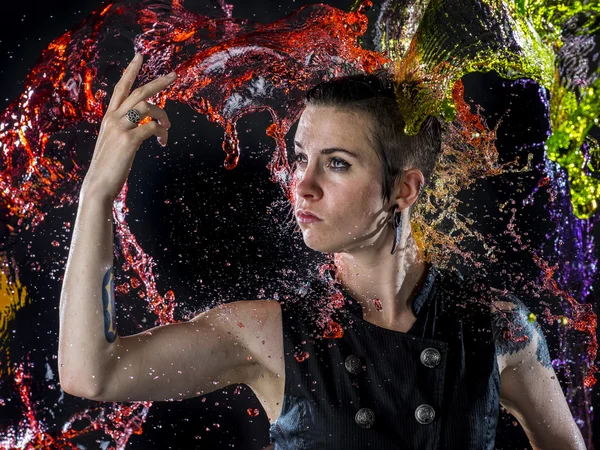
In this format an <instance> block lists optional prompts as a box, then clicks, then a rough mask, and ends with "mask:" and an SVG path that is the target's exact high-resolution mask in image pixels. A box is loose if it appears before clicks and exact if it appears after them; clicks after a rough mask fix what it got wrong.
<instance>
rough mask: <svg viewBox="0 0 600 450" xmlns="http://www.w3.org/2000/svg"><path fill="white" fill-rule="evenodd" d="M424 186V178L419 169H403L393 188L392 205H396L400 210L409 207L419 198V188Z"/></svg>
mask: <svg viewBox="0 0 600 450" xmlns="http://www.w3.org/2000/svg"><path fill="white" fill-rule="evenodd" d="M424 184H425V177H424V176H423V174H422V173H421V171H420V170H419V169H417V168H412V169H405V170H404V171H403V172H402V176H401V177H400V180H398V181H397V182H396V185H395V188H394V199H395V201H394V203H397V204H398V206H399V207H400V209H401V210H404V209H406V208H408V207H410V206H411V205H412V204H413V203H415V202H416V201H417V199H418V198H419V194H420V193H421V186H423V185H424Z"/></svg>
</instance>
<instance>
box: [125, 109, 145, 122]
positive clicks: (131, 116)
mask: <svg viewBox="0 0 600 450" xmlns="http://www.w3.org/2000/svg"><path fill="white" fill-rule="evenodd" d="M125 118H126V119H127V120H129V121H130V122H131V123H132V124H134V125H137V124H138V123H140V121H141V120H142V116H141V115H140V113H139V111H138V110H137V109H130V110H129V111H127V113H126V114H125Z"/></svg>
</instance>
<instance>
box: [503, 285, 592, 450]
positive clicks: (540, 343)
mask: <svg viewBox="0 0 600 450" xmlns="http://www.w3.org/2000/svg"><path fill="white" fill-rule="evenodd" d="M498 308H499V309H500V310H501V311H503V313H501V312H499V311H496V312H494V314H497V317H498V318H499V320H498V321H497V323H499V322H504V324H505V323H506V320H507V319H508V320H510V321H511V322H513V323H514V326H515V328H514V331H515V336H516V339H515V340H514V341H513V340H510V339H504V338H503V336H502V334H501V333H499V334H498V336H497V339H496V346H497V353H498V354H499V356H500V358H501V359H502V360H503V364H502V366H504V369H503V370H502V374H501V377H502V383H501V386H502V387H501V391H500V402H501V403H502V405H503V406H504V407H505V408H506V409H507V410H508V411H509V412H510V413H511V414H512V415H513V416H515V418H516V419H517V420H518V421H519V423H520V424H521V426H522V427H523V429H524V430H525V433H526V434H527V437H528V438H529V441H530V443H531V445H532V447H533V449H534V450H585V443H584V441H583V437H582V435H581V431H580V430H579V428H578V427H577V424H576V423H575V421H574V420H573V416H572V414H571V411H570V410H569V406H568V404H567V401H566V399H565V396H564V394H563V391H562V389H561V386H560V384H559V382H558V379H557V378H556V374H555V372H554V369H553V368H552V365H551V362H550V355H549V352H548V346H547V344H546V339H545V338H544V334H543V332H542V329H541V327H540V326H539V325H538V324H537V322H535V321H533V322H530V321H529V320H528V315H529V311H528V310H527V308H526V307H525V305H524V304H523V303H522V302H520V300H518V299H517V298H516V297H514V298H513V299H512V301H510V302H498ZM501 328H504V329H505V327H501Z"/></svg>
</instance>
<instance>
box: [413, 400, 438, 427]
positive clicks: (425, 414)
mask: <svg viewBox="0 0 600 450" xmlns="http://www.w3.org/2000/svg"><path fill="white" fill-rule="evenodd" d="M415 417H416V419H417V422H419V423H420V424H423V425H427V424H428V423H431V422H433V419H434V418H435V410H434V409H433V408H432V407H431V406H429V405H420V406H419V407H417V409H416V410H415Z"/></svg>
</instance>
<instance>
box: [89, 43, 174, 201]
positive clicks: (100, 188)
mask: <svg viewBox="0 0 600 450" xmlns="http://www.w3.org/2000/svg"><path fill="white" fill-rule="evenodd" d="M142 62H143V57H142V55H140V54H138V55H136V57H135V58H134V59H133V61H131V63H130V64H129V66H128V67H127V69H125V72H124V73H123V76H122V77H121V79H120V80H119V82H118V83H117V85H116V86H115V90H114V92H113V96H112V98H111V100H110V104H109V105H108V109H107V110H106V114H105V116H104V119H103V120H102V124H101V126H100V134H99V135H98V139H97V141H96V147H95V149H94V156H93V157H92V162H91V163H90V167H89V169H88V171H87V174H86V176H85V179H84V182H83V186H82V191H83V190H86V191H92V193H93V194H92V195H97V196H100V197H102V198H104V199H106V200H108V201H111V202H112V201H113V200H114V199H115V198H116V197H117V195H118V194H119V192H120V191H121V189H122V188H123V184H125V180H126V179H127V177H128V175H129V172H130V170H131V166H132V164H133V159H134V158H135V154H136V152H137V150H138V149H139V148H140V145H141V144H142V142H143V141H144V140H146V139H147V138H149V137H150V136H156V137H157V139H158V142H159V144H161V145H162V146H163V147H164V146H166V145H167V140H168V136H169V132H168V131H167V130H168V129H169V128H170V127H171V122H170V121H169V118H168V117H167V113H166V112H165V111H164V110H163V109H161V108H159V107H158V106H156V105H153V104H151V103H148V102H147V100H148V99H149V98H150V97H152V96H153V95H156V94H157V93H159V92H160V91H162V90H163V89H164V88H166V87H167V86H168V85H170V84H171V83H173V81H175V79H176V78H177V76H176V75H175V73H174V72H173V73H170V74H169V75H166V76H164V77H160V78H157V79H155V80H153V81H151V82H150V83H148V84H145V85H144V86H140V87H139V88H137V89H136V90H134V91H133V92H132V93H131V95H130V93H129V91H130V90H131V86H132V85H133V83H134V81H135V79H136V77H137V75H138V73H139V71H140V68H141V66H142ZM131 109H135V110H136V111H137V112H138V113H139V115H140V117H141V119H142V120H143V119H144V118H146V117H152V119H156V121H154V120H153V121H151V122H148V123H146V124H144V125H138V124H136V123H133V122H131V121H130V120H129V119H127V117H126V115H127V112H128V111H129V110H131ZM134 115H135V114H134Z"/></svg>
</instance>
